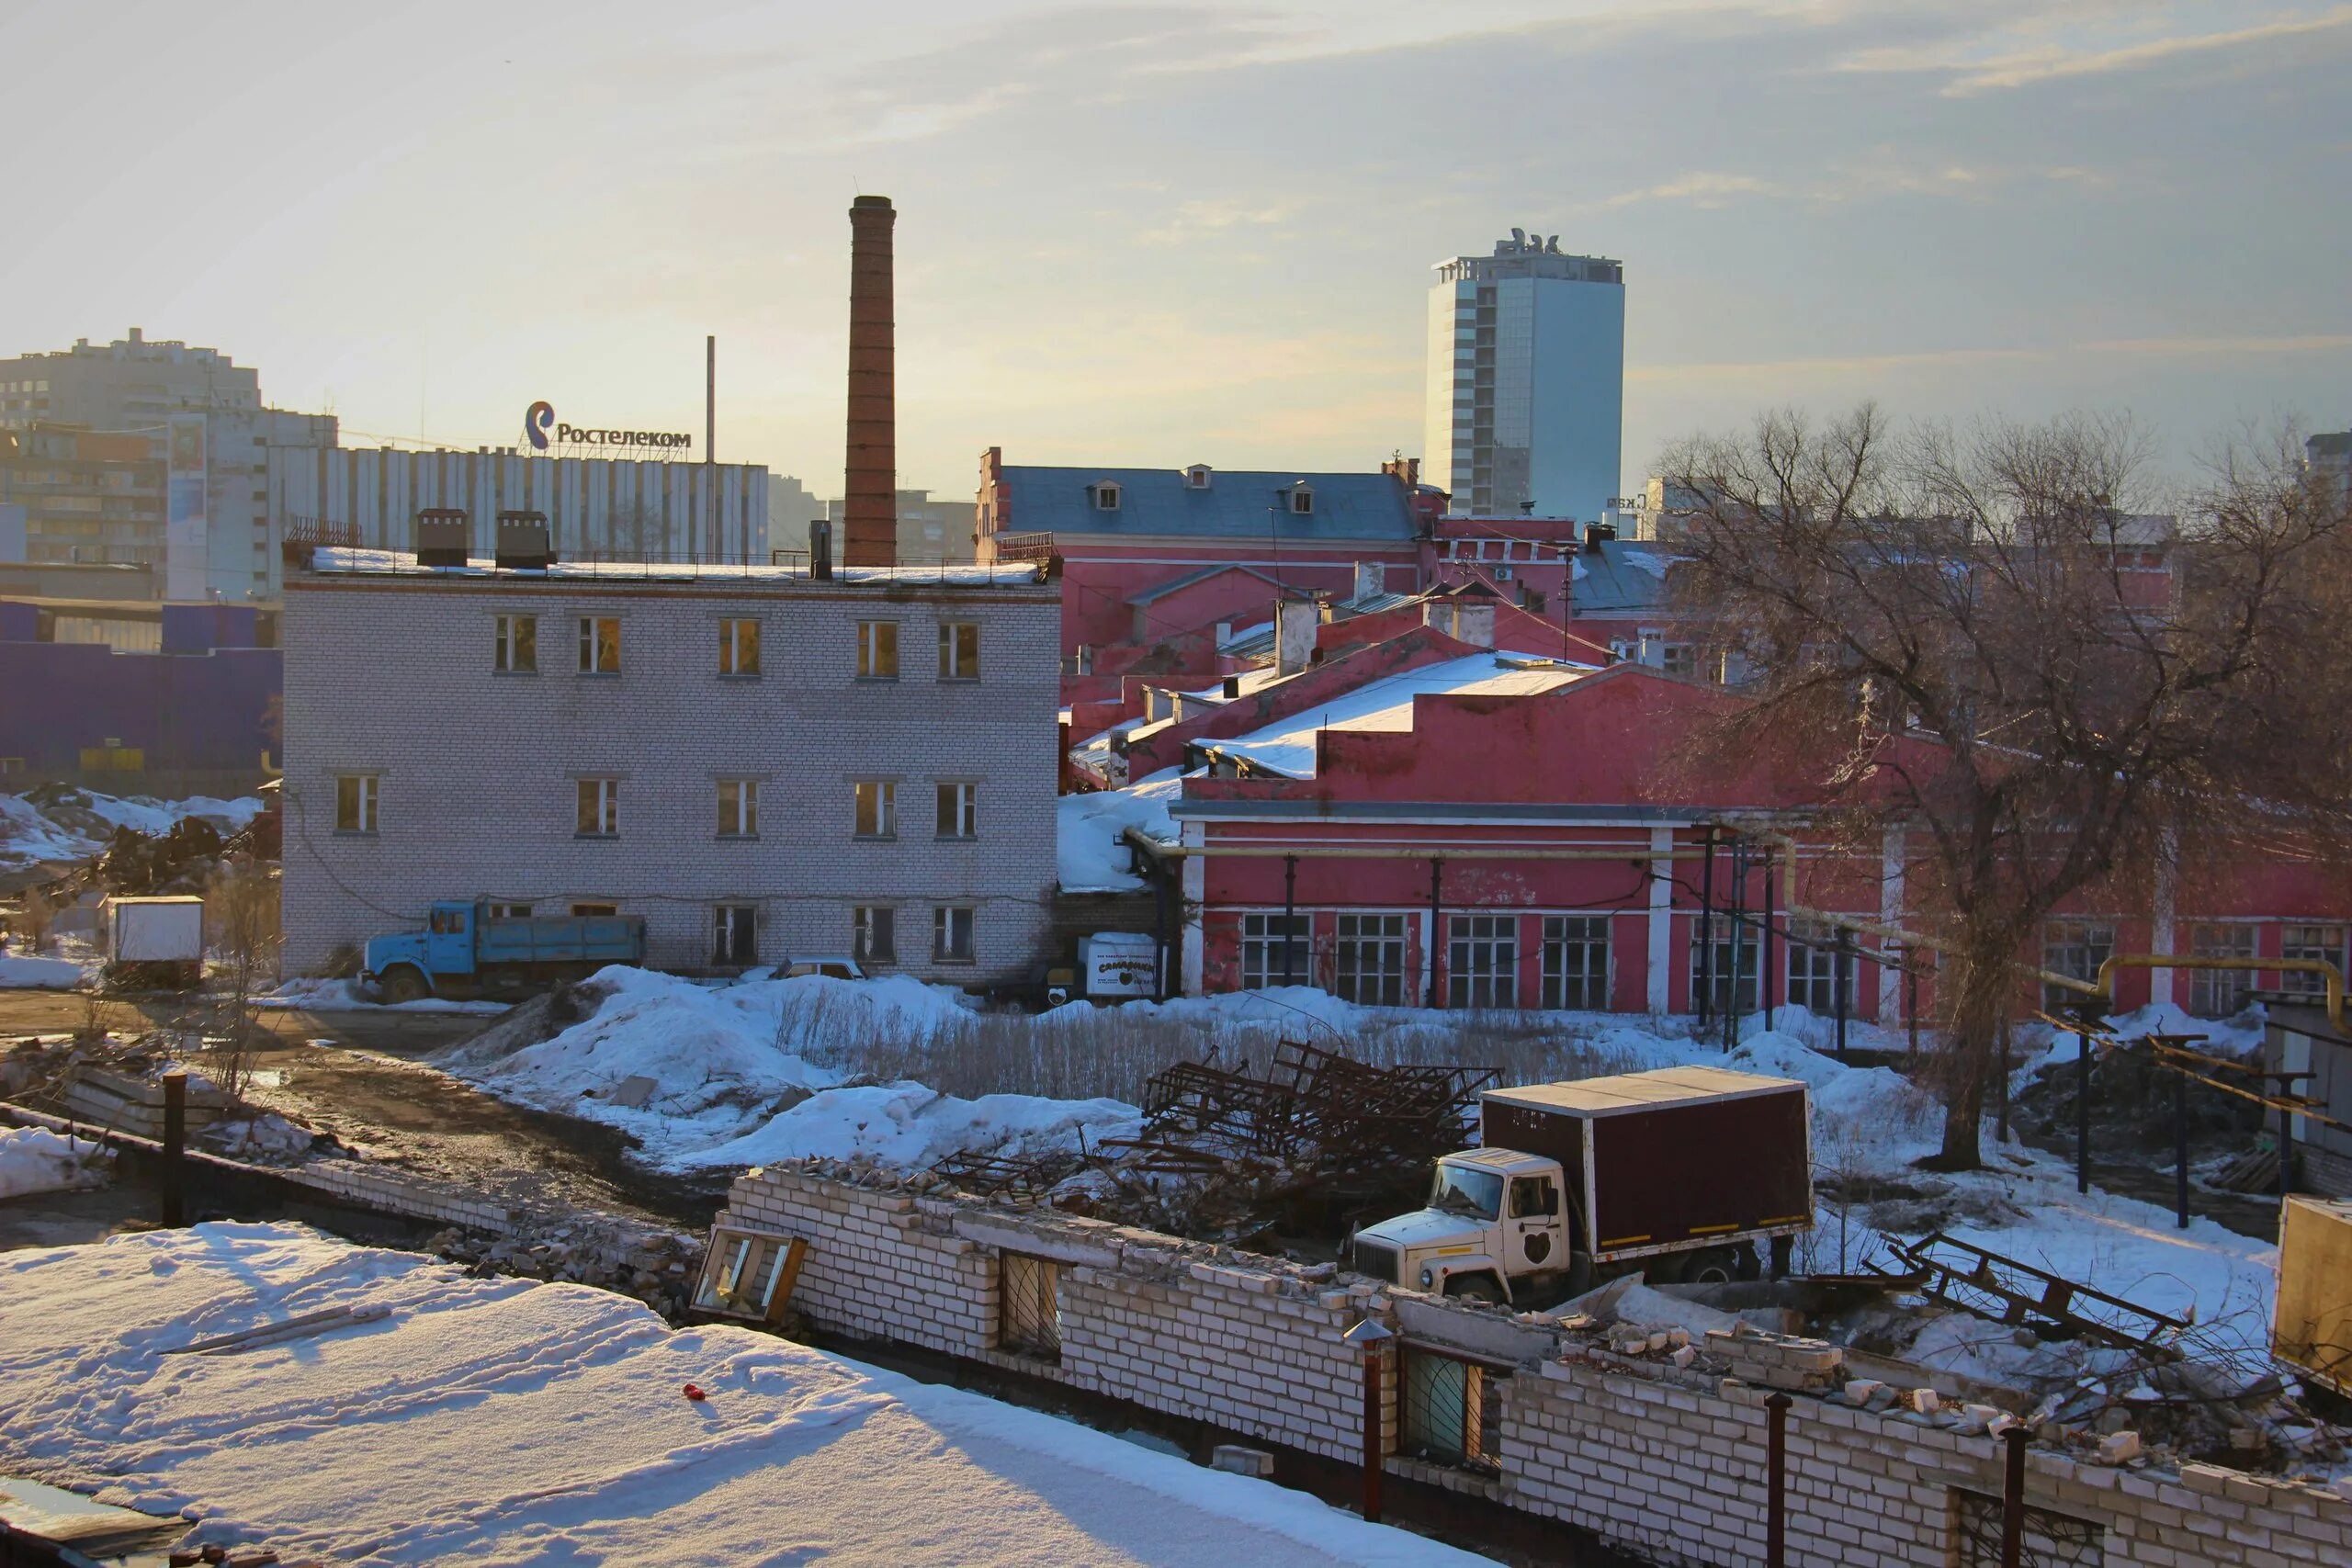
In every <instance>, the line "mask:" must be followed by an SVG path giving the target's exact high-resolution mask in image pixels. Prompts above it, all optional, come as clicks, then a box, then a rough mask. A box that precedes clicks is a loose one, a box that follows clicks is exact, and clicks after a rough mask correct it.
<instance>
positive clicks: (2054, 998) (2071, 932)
mask: <svg viewBox="0 0 2352 1568" xmlns="http://www.w3.org/2000/svg"><path fill="white" fill-rule="evenodd" d="M2114 953H2115V928H2114V927H2113V926H2111V925H2109V924H2107V923H2106V922H2104V921H2101V920H2052V921H2050V922H2049V923H2047V924H2046V925H2044V926H2043V927H2042V928H2041V966H2042V967H2043V968H2044V969H2047V970H2049V971H2050V972H2051V973H2052V974H2053V975H2066V976H2072V977H2073V978H2075V979H2077V980H2096V979H2098V966H2099V965H2100V964H2104V963H2106V962H2107V961H2108V960H2109V958H2110V957H2112V956H2114ZM2080 997H2081V993H2080V992H2077V991H2071V990H2068V989H2066V988H2065V987H2063V986H2044V987H2042V988H2041V1005H2042V1006H2043V1007H2044V1008H2045V1009H2048V1010H2051V1011H2053V1012H2054V1011H2056V1010H2058V1009H2060V1008H2063V1007H2064V1006H2065V1005H2066V1004H2067V1003H2068V1002H2069V1001H2073V1000H2078V999H2080Z"/></svg>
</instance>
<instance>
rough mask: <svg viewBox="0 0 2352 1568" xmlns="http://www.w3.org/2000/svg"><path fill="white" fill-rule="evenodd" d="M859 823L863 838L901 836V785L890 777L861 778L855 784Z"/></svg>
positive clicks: (857, 828)
mask: <svg viewBox="0 0 2352 1568" xmlns="http://www.w3.org/2000/svg"><path fill="white" fill-rule="evenodd" d="M855 793H856V799H857V825H856V828H855V829H854V831H855V832H856V834H857V836H858V837H859V838H861V839H895V838H897V837H898V836H899V786H898V785H897V784H893V783H891V782H890V781H889V780H888V779H860V780H858V781H857V784H856V785H855Z"/></svg>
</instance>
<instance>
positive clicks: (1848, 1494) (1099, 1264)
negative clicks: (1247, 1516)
mask: <svg viewBox="0 0 2352 1568" xmlns="http://www.w3.org/2000/svg"><path fill="white" fill-rule="evenodd" d="M879 1180H880V1179H879V1178H876V1177H872V1176H867V1177H864V1178H855V1177H854V1176H853V1174H852V1171H851V1168H848V1167H846V1166H840V1165H817V1164H809V1165H803V1166H794V1167H782V1168H771V1169H767V1170H755V1171H752V1172H748V1173H746V1174H745V1175H744V1176H742V1177H741V1178H739V1179H737V1181H736V1182H735V1185H734V1188H733V1190H732V1191H731V1193H730V1195H729V1206H728V1208H727V1209H726V1210H724V1211H722V1212H721V1213H720V1215H719V1221H718V1224H719V1230H720V1232H721V1233H725V1232H729V1231H730V1230H732V1231H735V1232H738V1233H749V1234H754V1235H789V1236H795V1237H799V1238H802V1239H804V1240H806V1241H807V1243H808V1252H807V1258H806V1262H805V1266H804V1268H803V1269H802V1272H801V1274H800V1276H799V1280H798V1285H797V1291H796V1294H795V1296H794V1298H793V1303H792V1304H793V1305H794V1306H795V1307H796V1308H797V1310H798V1311H800V1312H801V1313H802V1314H804V1315H805V1317H806V1318H807V1319H808V1321H809V1323H810V1324H811V1325H814V1326H816V1327H817V1328H819V1329H820V1330H823V1331H826V1332H828V1333H831V1334H836V1335H841V1336H844V1337H854V1338H861V1339H867V1340H883V1341H895V1342H899V1343H901V1344H907V1345H912V1346H919V1347H922V1348H928V1349H931V1350H934V1351H941V1352H944V1353H946V1354H949V1355H952V1356H956V1357H961V1358H965V1359H969V1360H972V1361H975V1362H981V1363H986V1364H988V1365H990V1366H994V1367H997V1368H1000V1369H1003V1370H1008V1371H1016V1372H1020V1373H1022V1374H1024V1375H1025V1376H1027V1377H1030V1378H1034V1379H1036V1380H1038V1381H1040V1382H1047V1383H1053V1384H1057V1385H1061V1386H1065V1387H1069V1388H1073V1389H1078V1390H1083V1391H1086V1392H1088V1393H1095V1394H1100V1395H1106V1396H1109V1397H1113V1398H1116V1399H1120V1400H1125V1401H1127V1402H1129V1403H1131V1404H1136V1405H1140V1406H1143V1407H1145V1408H1147V1409H1150V1410H1155V1411H1159V1412H1162V1413H1165V1414H1168V1415H1172V1416H1183V1417H1189V1418H1193V1419H1196V1420H1199V1421H1202V1422H1204V1423H1207V1424H1209V1425H1211V1426H1213V1427H1216V1428H1218V1429H1220V1430H1223V1431H1226V1432H1230V1433H1233V1434H1237V1435H1238V1436H1241V1437H1243V1438H1249V1439H1252V1440H1255V1441H1258V1442H1261V1443H1263V1444H1269V1445H1272V1446H1273V1447H1274V1448H1275V1449H1276V1450H1277V1455H1278V1467H1279V1463H1280V1456H1281V1455H1282V1454H1283V1453H1303V1454H1308V1455H1315V1456H1319V1457H1321V1458H1323V1459H1327V1460H1339V1461H1356V1460H1357V1459H1359V1458H1360V1456H1361V1454H1362V1450H1363V1436H1364V1433H1365V1427H1366V1426H1367V1425H1368V1423H1366V1421H1365V1420H1364V1416H1365V1411H1364V1407H1363V1388H1364V1386H1365V1379H1364V1377H1363V1363H1362V1361H1361V1359H1359V1358H1358V1356H1357V1353H1356V1352H1355V1350H1354V1349H1353V1348H1352V1347H1351V1346H1348V1345H1346V1344H1344V1343H1342V1340H1341V1335H1342V1334H1343V1333H1345V1332H1346V1331H1347V1329H1348V1328H1349V1327H1350V1326H1351V1325H1353V1324H1356V1323H1357V1322H1359V1321H1360V1320H1363V1319H1371V1320H1374V1321H1376V1322H1378V1323H1380V1324H1382V1325H1385V1326H1386V1327H1387V1328H1388V1329H1390V1330H1391V1331H1392V1333H1393V1335H1394V1337H1395V1338H1394V1341H1393V1343H1392V1347H1391V1348H1390V1349H1388V1350H1385V1351H1381V1352H1378V1353H1379V1354H1381V1355H1383V1356H1384V1357H1385V1358H1388V1359H1392V1360H1393V1359H1400V1358H1401V1360H1402V1363H1403V1365H1404V1367H1405V1368H1406V1369H1407V1370H1408V1371H1415V1372H1417V1373H1418V1374H1419V1376H1420V1378H1421V1381H1420V1382H1418V1383H1416V1382H1412V1381H1411V1380H1410V1379H1409V1378H1408V1379H1406V1380H1400V1379H1399V1378H1398V1377H1397V1376H1395V1375H1388V1376H1385V1377H1383V1378H1382V1379H1381V1383H1382V1386H1383V1391H1384V1392H1383V1393H1382V1396H1381V1398H1382V1403H1381V1406H1380V1409H1379V1413H1378V1414H1379V1421H1378V1429H1379V1432H1380V1449H1381V1452H1382V1455H1383V1456H1384V1457H1383V1459H1382V1467H1383V1469H1385V1472H1387V1473H1388V1474H1391V1475H1397V1476H1404V1477H1408V1478H1411V1479H1414V1480H1418V1481H1421V1482H1424V1483H1431V1484H1434V1485H1438V1486H1442V1487H1443V1488H1445V1489H1446V1490H1448V1491H1450V1492H1453V1493H1456V1494H1460V1495H1464V1496H1467V1497H1470V1498H1475V1499H1483V1500H1484V1501H1485V1502H1486V1503H1487V1504H1488V1505H1490V1506H1496V1507H1500V1508H1507V1509H1512V1510H1518V1511H1521V1512H1522V1513H1524V1514H1527V1515H1532V1516H1537V1517H1545V1518H1552V1519H1557V1520H1561V1521H1564V1522H1566V1523H1569V1524H1572V1525H1574V1526H1577V1527H1579V1528H1581V1529H1585V1530H1588V1531H1589V1532H1591V1533H1592V1534H1594V1535H1596V1536H1598V1537H1600V1539H1601V1540H1603V1541H1605V1542H1607V1543H1609V1544H1611V1545H1613V1546H1616V1547H1619V1548H1622V1549H1625V1550H1629V1551H1635V1552H1639V1553H1641V1554H1644V1555H1646V1556H1648V1557H1651V1558H1653V1559H1655V1560H1657V1561H1659V1562H1668V1563H1677V1564H1733V1563H1749V1562H1763V1561H1765V1554H1766V1550H1767V1517H1768V1514H1770V1512H1771V1509H1770V1490H1769V1486H1768V1473H1767V1432H1768V1425H1769V1417H1770V1411H1769V1410H1768V1400H1770V1399H1773V1398H1784V1397H1789V1396H1790V1395H1793V1399H1792V1407H1791V1408H1790V1409H1789V1410H1788V1411H1787V1412H1786V1416H1787V1435H1786V1439H1785V1445H1784V1447H1785V1459H1786V1463H1787V1471H1788V1483H1787V1488H1786V1491H1785V1494H1784V1495H1783V1498H1782V1501H1783V1504H1784V1515H1785V1517H1784V1520H1783V1524H1784V1528H1785V1541H1786V1556H1785V1559H1784V1560H1785V1561H1786V1562H1789V1563H1792V1564H1804V1565H1807V1568H1842V1565H1844V1564H1848V1563H1855V1562H1871V1563H1900V1564H1913V1565H1916V1568H1951V1565H1952V1564H1955V1563H1957V1564H1962V1565H1963V1568H1973V1565H1975V1564H1984V1565H1985V1568H1990V1565H1991V1564H1992V1563H1995V1562H1999V1561H2000V1559H1999V1557H1998V1555H1997V1554H1996V1555H1994V1556H1991V1557H1987V1556H1985V1554H1984V1553H1985V1551H1986V1548H1985V1545H1984V1543H1985V1540H1987V1539H1988V1535H1987V1530H1986V1529H1985V1518H1986V1515H1985V1499H1988V1498H1989V1499H1992V1500H1993V1503H1994V1506H1995V1508H1996V1514H1997V1513H1998V1510H1999V1507H2000V1505H2001V1501H2002V1499H2003V1498H2004V1496H2005V1493H2006V1489H2007V1484H2008V1480H2009V1477H2008V1476H2007V1473H2006V1472H2007V1455H2006V1454H2005V1453H2004V1452H2003V1449H2004V1444H2003V1443H2002V1441H2001V1440H2000V1439H1999V1438H1997V1437H1996V1436H1994V1435H1993V1433H1992V1431H1991V1430H1989V1429H1988V1427H1987V1426H1986V1421H1987V1419H1988V1418H1991V1417H1994V1416H1996V1413H1995V1412H1992V1411H1989V1410H1972V1411H1970V1412H1969V1413H1966V1414H1962V1415H1954V1414H1951V1413H1948V1412H1946V1411H1943V1410H1940V1409H1936V1408H1932V1402H1929V1401H1919V1402H1918V1403H1920V1404H1930V1406H1931V1407H1930V1408H1928V1409H1925V1410H1922V1409H1917V1408H1913V1407H1912V1402H1911V1401H1905V1402H1903V1403H1900V1404H1893V1403H1890V1402H1889V1401H1888V1400H1887V1399H1885V1398H1884V1397H1883V1391H1881V1390H1880V1389H1879V1385H1877V1384H1875V1383H1867V1382H1855V1383H1853V1384H1852V1385H1851V1386H1850V1387H1849V1384H1848V1381H1847V1380H1848V1374H1847V1371H1846V1370H1845V1368H1844V1366H1843V1352H1841V1351H1839V1350H1838V1348H1835V1347H1832V1346H1826V1345H1821V1344H1817V1343H1814V1342H1810V1341H1797V1340H1789V1339H1785V1338H1781V1337H1774V1336H1760V1335H1758V1336H1745V1335H1744V1336H1740V1337H1733V1336H1727V1335H1726V1336H1715V1335H1711V1336H1709V1337H1707V1338H1706V1340H1705V1341H1704V1342H1703V1344H1702V1345H1685V1346H1681V1347H1679V1348H1672V1349H1670V1350H1669V1349H1667V1348H1664V1347H1657V1348H1653V1347H1652V1346H1651V1344H1650V1343H1649V1342H1648V1341H1646V1340H1645V1341H1640V1342H1638V1348H1637V1347H1636V1345H1635V1344H1628V1343H1625V1342H1623V1341H1618V1342H1612V1341H1611V1338H1610V1337H1609V1336H1608V1335H1607V1334H1605V1333H1603V1332H1601V1331H1599V1330H1593V1329H1589V1328H1579V1327H1574V1326H1566V1325H1560V1324H1557V1323H1554V1322H1551V1321H1548V1320H1544V1319H1540V1318H1536V1317H1533V1316H1515V1315H1513V1314H1510V1313H1509V1312H1508V1311H1506V1310H1503V1309H1500V1308H1492V1307H1481V1306H1476V1305H1472V1304H1469V1303H1459V1302H1454V1301H1449V1300H1446V1299H1443V1298H1434V1297H1430V1296H1426V1295H1422V1294H1420V1293H1419V1292H1412V1291H1405V1290H1399V1289H1396V1288H1394V1287H1384V1286H1381V1285H1379V1284H1377V1283H1376V1282H1374V1281H1371V1280H1362V1279H1359V1278H1356V1277H1354V1276H1352V1275H1347V1274H1340V1273H1335V1272H1334V1271H1333V1270H1332V1269H1331V1267H1330V1266H1329V1265H1324V1266H1322V1267H1320V1268H1308V1267H1304V1266H1301V1265H1297V1264H1294V1263H1289V1262H1285V1261H1283V1260H1280V1259H1275V1258H1261V1257H1255V1256H1252V1255H1249V1254H1242V1253H1236V1252H1234V1251H1232V1250H1230V1249H1224V1248H1216V1247H1208V1246H1205V1245H1203V1244H1198V1243H1191V1242H1185V1241H1182V1240H1179V1239H1177V1238H1174V1237H1170V1236H1166V1235H1156V1234H1154V1233H1151V1232H1148V1231H1141V1230H1134V1229H1129V1228H1125V1227H1121V1226H1117V1225H1112V1224H1104V1223H1102V1222H1099V1221H1091V1220H1085V1219H1080V1218H1077V1217H1074V1216H1069V1215H1063V1214H1058V1213H1052V1212H1050V1211H1046V1212H1040V1211H1034V1210H1008V1209H1002V1208H996V1207H991V1206H989V1205H988V1204H985V1203H982V1202H980V1201H978V1200H974V1199H970V1198H967V1197H963V1196H961V1195H950V1194H947V1193H945V1192H944V1191H932V1192H914V1191H909V1190H901V1189H898V1188H895V1187H884V1186H881V1185H879V1184H878V1182H879ZM1040 1265H1049V1266H1050V1267H1041V1266H1040ZM1045 1292H1051V1302H1050V1318H1051V1332H1052V1337H1053V1349H1052V1351H1051V1353H1050V1354H1047V1353H1044V1351H1043V1347H1042V1346H1041V1344H1040V1342H1039V1341H1040V1338H1041V1337H1042V1330H1043V1328H1044V1326H1045V1325H1044V1323H1043V1321H1042V1319H1043V1318H1044V1317H1045V1315H1046V1308H1047V1300H1046V1294H1045ZM1416 1358H1437V1359H1447V1360H1452V1361H1455V1362H1459V1363H1464V1364H1465V1365H1468V1366H1475V1367H1476V1369H1477V1371H1478V1376H1477V1378H1476V1380H1473V1379H1471V1378H1470V1377H1469V1376H1468V1375H1467V1372H1466V1371H1465V1372H1464V1373H1463V1374H1460V1375H1459V1377H1458V1378H1456V1377H1455V1376H1453V1375H1451V1374H1446V1373H1444V1372H1443V1371H1442V1369H1437V1368H1433V1367H1423V1368H1419V1369H1416V1368H1414V1366H1413V1362H1414V1360H1415V1359H1416ZM1389 1370H1390V1371H1392V1373H1393V1371H1394V1370H1395V1369H1394V1368H1391V1369H1389ZM1474 1381H1475V1383H1476V1404H1475V1406H1473V1405H1472V1404H1471V1403H1470V1400H1471V1392H1472V1384H1473V1382H1474ZM1400 1382H1403V1383H1404V1386H1405V1387H1406V1388H1407V1389H1408V1390H1411V1389H1414V1388H1418V1389H1419V1394H1418V1395H1413V1394H1411V1393H1408V1395H1407V1397H1408V1398H1413V1399H1415V1400H1416V1403H1415V1404H1414V1405H1413V1406H1412V1407H1411V1408H1410V1409H1409V1410H1408V1408H1407V1407H1406V1405H1405V1404H1404V1402H1403V1401H1402V1400H1400V1398H1399V1396H1398V1389H1399V1385H1400ZM1782 1390H1785V1391H1787V1392H1786V1393H1781V1392H1779V1391H1782ZM1849 1394H1860V1395H1863V1396H1864V1399H1865V1402H1864V1404H1854V1403H1851V1402H1849V1397H1848V1396H1849ZM1474 1409H1475V1416H1474V1414H1473V1412H1474ZM1408 1423H1409V1425H1410V1427H1411V1428H1412V1437H1413V1443H1412V1445H1411V1446H1413V1447H1418V1448H1419V1449H1420V1450H1423V1452H1425V1453H1426V1454H1428V1455H1430V1456H1431V1457H1427V1458H1417V1457H1414V1456H1413V1455H1412V1454H1411V1453H1410V1452H1408V1451H1407V1445H1406V1440H1405V1438H1406V1432H1405V1428H1406V1426H1407V1425H1408ZM1994 1424H1995V1426H1996V1427H1997V1426H2000V1425H2007V1424H2008V1423H2007V1418H2006V1417H2001V1418H1999V1419H1998V1420H1996V1421H1995V1423H1994ZM1456 1453H1458V1454H1459V1456H1460V1457H1459V1458H1454V1457H1453V1456H1454V1455H1455V1454H1456ZM1449 1460H1451V1462H1448V1461H1449ZM2018 1486H2019V1489H2020V1492H2021V1495H2022V1497H2023V1501H2024V1505H2025V1506H2024V1507H2023V1508H2022V1509H2021V1510H2020V1517H2022V1519H2023V1521H2024V1523H2025V1525H2026V1527H2027V1528H2026V1529H2025V1532H2024V1535H2025V1540H2026V1544H2027V1545H2028V1546H2029V1547H2030V1548H2033V1549H2035V1550H2036V1551H2038V1553H2039V1556H2038V1558H2037V1559H2032V1560H2038V1561H2041V1562H2065V1563H2078V1564H2092V1563H2105V1564H2110V1565H2118V1568H2120V1565H2122V1564H2145V1565H2148V1568H2156V1565H2160V1564H2161V1565H2165V1568H2207V1565H2211V1568H2220V1565H2222V1564H2224V1563H2229V1564H2238V1563H2255V1562H2274V1563H2287V1562H2329V1561H2343V1560H2344V1559H2345V1556H2346V1552H2347V1551H2352V1497H2347V1496H2345V1495H2341V1494H2339V1493H2337V1492H2335V1491H2333V1490H2330V1489H2327V1488H2324V1487H2321V1486H2318V1485H2314V1484H2307V1483H2299V1482H2292V1481H2287V1480H2280V1479H2277V1478H2271V1477H2263V1476H2256V1475H2249V1474H2242V1473H2240V1472H2234V1471H2225V1470H2222V1469H2219V1468H2216V1467H2212V1466H2207V1465H2189V1466H2186V1467H2183V1468H2182V1469H2181V1470H2180V1471H2179V1472H2168V1471H2163V1470H2159V1469H2155V1468H2153V1467H2141V1468H2124V1467H2121V1466H2118V1465H2109V1464H2102V1463H2098V1462H2095V1461H2092V1460H2091V1459H2090V1458H2089V1457H2088V1456H2085V1455H2080V1454H2075V1453H2068V1452H2064V1451H2061V1450H2056V1449H2052V1448H2049V1447H2046V1446H2037V1447H2035V1448H2034V1449H2033V1450H2031V1452H2030V1453H2028V1454H2024V1455H2023V1456H2022V1462H2021V1465H2020V1469H2019V1473H2018ZM1998 1533H1999V1532H1998V1531H1997V1530H1995V1531H1993V1532H1992V1536H1993V1537H1994V1538H1997V1535H1998Z"/></svg>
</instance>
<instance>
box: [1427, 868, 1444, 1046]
mask: <svg viewBox="0 0 2352 1568" xmlns="http://www.w3.org/2000/svg"><path fill="white" fill-rule="evenodd" d="M1444 877H1445V863H1444V862H1443V861H1442V860H1440V859H1438V858H1437V857H1436V856H1435V855H1431V856H1430V951H1429V954H1428V957H1429V968H1430V994H1429V998H1428V1000H1427V1002H1426V1004H1425V1005H1426V1006H1429V1007H1431V1008H1434V1007H1436V1006H1437V955H1438V953H1440V951H1442V943H1443V942H1444V940H1445V939H1444V937H1443V936H1442V933H1441V932H1440V931H1439V926H1440V924H1441V922H1442V920H1443V919H1444V908H1445V906H1444V887H1443V882H1444Z"/></svg>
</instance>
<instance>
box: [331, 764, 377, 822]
mask: <svg viewBox="0 0 2352 1568" xmlns="http://www.w3.org/2000/svg"><path fill="white" fill-rule="evenodd" d="M377 783H378V781H377V778H376V775H375V774H373V773H342V774H338V775H337V776H336V778H335V781H334V830H335V831H336V832H338V833H372V832H374V831H375V830H376V787H377Z"/></svg>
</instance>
